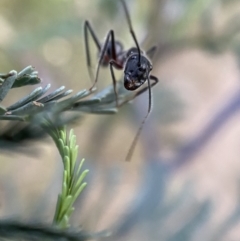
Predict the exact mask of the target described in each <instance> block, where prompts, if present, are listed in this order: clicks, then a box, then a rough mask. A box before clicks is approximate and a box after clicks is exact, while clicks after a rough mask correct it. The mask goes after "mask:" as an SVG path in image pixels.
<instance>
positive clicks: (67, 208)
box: [50, 127, 88, 228]
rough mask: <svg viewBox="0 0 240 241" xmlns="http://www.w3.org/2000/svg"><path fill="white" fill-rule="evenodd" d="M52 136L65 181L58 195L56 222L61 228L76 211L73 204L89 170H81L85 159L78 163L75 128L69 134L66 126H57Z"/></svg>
mask: <svg viewBox="0 0 240 241" xmlns="http://www.w3.org/2000/svg"><path fill="white" fill-rule="evenodd" d="M50 135H51V136H52V138H53V140H54V142H55V143H56V146H57V148H58V150H59V153H60V155H61V157H62V162H63V167H64V169H63V181H62V192H61V194H59V196H58V201H57V206H56V211H55V216H54V223H55V224H57V225H58V226H59V227H61V228H67V227H69V218H70V216H71V214H72V212H73V211H74V207H73V204H74V202H75V201H76V199H77V198H78V196H79V195H80V193H81V192H82V190H83V189H84V187H85V186H86V185H87V183H86V182H83V179H84V178H85V176H86V175H87V173H88V170H84V171H82V170H81V167H82V165H83V162H84V159H82V161H81V162H80V163H77V156H78V145H76V136H75V135H74V134H73V130H70V132H69V136H67V131H66V128H64V127H63V128H57V129H56V131H54V130H52V131H51V133H50Z"/></svg>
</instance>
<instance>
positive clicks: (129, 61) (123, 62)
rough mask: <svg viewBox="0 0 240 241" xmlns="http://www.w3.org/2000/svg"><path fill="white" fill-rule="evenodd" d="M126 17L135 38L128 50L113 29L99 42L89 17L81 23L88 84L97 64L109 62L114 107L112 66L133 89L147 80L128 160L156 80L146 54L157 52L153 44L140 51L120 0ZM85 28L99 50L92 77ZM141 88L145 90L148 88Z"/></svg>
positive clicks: (98, 66) (96, 79)
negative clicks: (143, 106) (145, 100)
mask: <svg viewBox="0 0 240 241" xmlns="http://www.w3.org/2000/svg"><path fill="white" fill-rule="evenodd" d="M120 1H121V3H122V6H123V9H124V12H125V15H126V18H127V23H128V27H129V30H130V34H131V36H132V38H133V40H134V43H135V45H136V47H132V48H130V49H129V50H125V51H124V50H123V45H122V44H121V42H119V41H116V40H115V36H114V31H113V30H110V31H109V32H108V34H107V37H106V40H105V42H104V44H103V45H102V44H101V43H100V41H99V40H98V38H97V36H96V34H95V32H94V30H93V28H92V27H91V25H90V23H89V22H88V21H85V23H84V40H85V47H86V57H87V67H88V71H89V75H90V77H91V79H92V80H93V79H94V82H93V85H92V87H91V88H90V90H92V89H93V88H94V87H95V85H96V84H97V81H98V75H99V70H100V66H102V67H107V66H108V64H109V65H110V72H111V77H112V81H113V88H114V93H115V97H116V107H119V104H118V93H117V87H116V83H117V82H116V78H115V75H114V70H113V67H114V68H116V69H119V70H123V69H124V87H125V88H126V89H127V90H130V91H134V90H136V89H138V88H139V87H140V86H142V85H143V84H144V83H145V82H146V81H147V85H148V88H147V89H148V92H149V99H148V111H147V114H146V116H145V117H144V119H143V121H142V123H141V125H140V127H139V129H138V131H137V134H136V136H135V138H134V140H133V142H132V144H131V146H130V148H129V151H128V154H127V156H126V160H127V161H130V159H131V157H132V154H133V151H134V149H135V146H136V144H137V140H138V138H139V135H140V133H141V131H142V129H143V126H144V123H145V122H146V120H147V118H148V116H149V114H150V112H151V109H152V91H151V87H153V86H154V85H156V84H157V83H158V78H157V77H156V76H153V75H151V74H150V72H151V71H152V68H153V67H152V63H151V62H150V60H149V59H148V58H147V56H149V57H152V56H153V54H154V53H155V52H156V49H157V48H156V46H153V47H151V48H150V49H149V50H148V51H147V52H146V55H145V53H144V51H142V50H141V49H140V47H139V44H138V41H137V38H136V35H135V32H134V30H133V27H132V23H131V20H130V15H129V12H128V9H127V6H126V3H125V1H124V0H120ZM88 31H89V33H90V34H91V36H92V38H93V40H94V42H95V44H96V46H97V48H98V52H99V56H100V57H99V60H98V64H97V69H96V75H95V78H93V74H92V72H91V59H90V51H89V43H88ZM150 80H152V81H153V83H152V84H150ZM147 89H146V88H144V91H146V90H147ZM144 91H141V90H140V92H139V93H142V92H144Z"/></svg>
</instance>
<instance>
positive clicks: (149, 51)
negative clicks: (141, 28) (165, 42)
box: [146, 45, 157, 59]
mask: <svg viewBox="0 0 240 241" xmlns="http://www.w3.org/2000/svg"><path fill="white" fill-rule="evenodd" d="M156 50H157V46H156V45H155V46H152V47H151V48H150V49H148V50H147V52H146V55H147V56H148V57H149V58H150V59H152V58H153V56H154V54H155V53H156Z"/></svg>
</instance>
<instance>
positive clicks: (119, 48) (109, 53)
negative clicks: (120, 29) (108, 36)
mask: <svg viewBox="0 0 240 241" xmlns="http://www.w3.org/2000/svg"><path fill="white" fill-rule="evenodd" d="M112 44H113V43H112V42H111V41H109V42H108V44H107V47H106V50H105V54H104V56H103V59H102V62H101V65H102V66H103V67H108V65H109V61H110V60H111V59H113V58H116V59H117V60H118V63H119V64H121V65H122V62H124V60H122V61H121V58H120V56H121V54H122V53H123V45H122V44H121V42H119V41H115V42H114V45H115V46H114V48H113V46H112ZM102 48H103V46H102ZM113 49H114V51H115V52H114V51H113ZM114 55H115V56H114ZM99 56H101V52H100V53H99ZM116 56H117V57H116Z"/></svg>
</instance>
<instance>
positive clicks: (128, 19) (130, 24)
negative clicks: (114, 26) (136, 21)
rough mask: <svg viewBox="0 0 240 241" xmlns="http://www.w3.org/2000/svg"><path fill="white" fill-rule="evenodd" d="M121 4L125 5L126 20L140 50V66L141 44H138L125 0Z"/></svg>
mask: <svg viewBox="0 0 240 241" xmlns="http://www.w3.org/2000/svg"><path fill="white" fill-rule="evenodd" d="M121 3H122V5H123V9H124V12H125V14H126V18H127V22H128V26H129V30H130V33H131V35H132V37H133V40H134V42H135V44H136V47H137V50H138V65H140V64H141V63H140V62H141V49H140V47H139V44H138V41H137V37H136V35H135V32H134V30H133V27H132V23H131V19H130V15H129V12H128V9H127V5H126V3H125V1H124V0H121Z"/></svg>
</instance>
